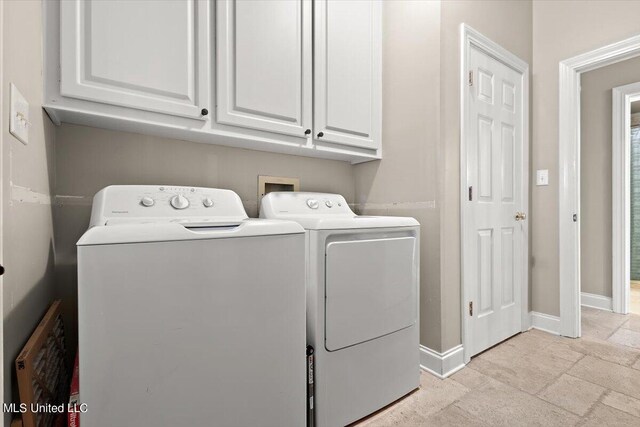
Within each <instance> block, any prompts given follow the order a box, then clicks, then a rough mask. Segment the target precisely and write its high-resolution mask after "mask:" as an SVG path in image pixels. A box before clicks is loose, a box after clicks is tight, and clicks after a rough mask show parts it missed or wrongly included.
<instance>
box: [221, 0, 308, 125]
mask: <svg viewBox="0 0 640 427" xmlns="http://www.w3.org/2000/svg"><path fill="white" fill-rule="evenodd" d="M216 12H217V35H218V38H217V47H218V53H217V82H218V84H217V99H218V104H217V120H218V122H220V123H226V124H231V125H236V126H244V127H249V128H254V129H260V130H266V131H270V132H279V133H284V134H289V135H295V136H301V137H303V136H304V135H305V133H304V132H305V130H306V129H308V128H310V127H311V126H310V122H311V91H312V87H311V48H312V46H311V36H312V34H311V6H310V2H309V1H308V0H295V1H291V0H284V1H280V0H278V1H276V0H273V1H263V0H257V1H247V0H243V1H235V0H229V1H226V0H221V1H218V2H217V11H216Z"/></svg>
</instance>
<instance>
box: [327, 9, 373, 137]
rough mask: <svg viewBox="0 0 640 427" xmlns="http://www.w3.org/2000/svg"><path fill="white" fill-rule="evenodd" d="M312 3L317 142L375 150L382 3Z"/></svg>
mask: <svg viewBox="0 0 640 427" xmlns="http://www.w3.org/2000/svg"><path fill="white" fill-rule="evenodd" d="M314 4H315V8H314V12H315V15H314V20H315V21H314V22H315V27H314V52H315V53H314V82H315V92H314V106H315V109H314V135H315V136H316V138H317V139H318V140H320V141H327V142H332V143H337V144H344V145H352V146H356V147H363V148H371V149H377V148H378V147H379V145H380V125H381V100H382V92H381V89H382V86H381V82H382V78H381V76H382V74H381V70H382V65H381V52H380V51H381V33H382V21H381V4H380V2H379V1H377V0H367V1H362V0H341V1H337V0H316V1H315V2H314ZM319 135H322V136H319Z"/></svg>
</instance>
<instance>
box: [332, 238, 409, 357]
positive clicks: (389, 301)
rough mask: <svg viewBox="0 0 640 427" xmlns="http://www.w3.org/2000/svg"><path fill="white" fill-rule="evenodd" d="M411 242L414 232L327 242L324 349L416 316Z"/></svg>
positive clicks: (406, 322) (397, 327)
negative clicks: (397, 236)
mask: <svg viewBox="0 0 640 427" xmlns="http://www.w3.org/2000/svg"><path fill="white" fill-rule="evenodd" d="M415 248H416V239H415V238H414V237H401V238H387V239H375V240H355V241H339V242H331V243H329V244H328V245H327V249H326V278H325V280H326V283H325V324H326V335H325V346H326V348H327V350H328V351H334V350H339V349H341V348H344V347H348V346H351V345H355V344H359V343H361V342H364V341H368V340H371V339H374V338H378V337H381V336H383V335H386V334H390V333H392V332H395V331H398V330H400V329H403V328H406V327H408V326H411V325H413V324H414V323H415V322H416V319H417V312H416V311H417V310H416V297H417V295H416V292H417V289H416V285H415V284H416V275H417V272H416V268H415V265H416V262H415V261H416V260H415V256H416V251H415Z"/></svg>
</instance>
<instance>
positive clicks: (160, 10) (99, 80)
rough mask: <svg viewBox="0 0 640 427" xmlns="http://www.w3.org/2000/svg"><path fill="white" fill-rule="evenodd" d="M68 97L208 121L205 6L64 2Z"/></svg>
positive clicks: (64, 86) (63, 57) (64, 65)
mask: <svg viewBox="0 0 640 427" xmlns="http://www.w3.org/2000/svg"><path fill="white" fill-rule="evenodd" d="M60 8H61V9H60V11H61V12H60V13H61V16H60V17H61V82H60V83H61V93H62V95H64V96H69V97H74V98H80V99H86V100H89V101H96V102H102V103H107V104H113V105H120V106H125V107H130V108H136V109H142V110H147V111H155V112H161V113H167V114H171V115H177V116H185V117H192V118H199V119H202V116H201V109H202V108H205V107H208V106H207V105H206V104H207V100H208V83H207V82H208V79H207V76H206V73H207V58H208V56H207V52H208V49H209V43H208V37H207V25H208V19H209V13H208V11H209V6H208V3H207V2H204V1H194V0H189V1H148V0H147V1H126V2H120V1H95V0H86V1H79V0H73V1H63V2H60Z"/></svg>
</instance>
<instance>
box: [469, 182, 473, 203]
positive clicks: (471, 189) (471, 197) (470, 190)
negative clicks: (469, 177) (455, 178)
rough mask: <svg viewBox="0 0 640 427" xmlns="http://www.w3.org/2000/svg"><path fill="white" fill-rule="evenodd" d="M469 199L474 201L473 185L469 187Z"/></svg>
mask: <svg viewBox="0 0 640 427" xmlns="http://www.w3.org/2000/svg"><path fill="white" fill-rule="evenodd" d="M469 201H470V202H471V201H473V185H472V186H470V187H469Z"/></svg>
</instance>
